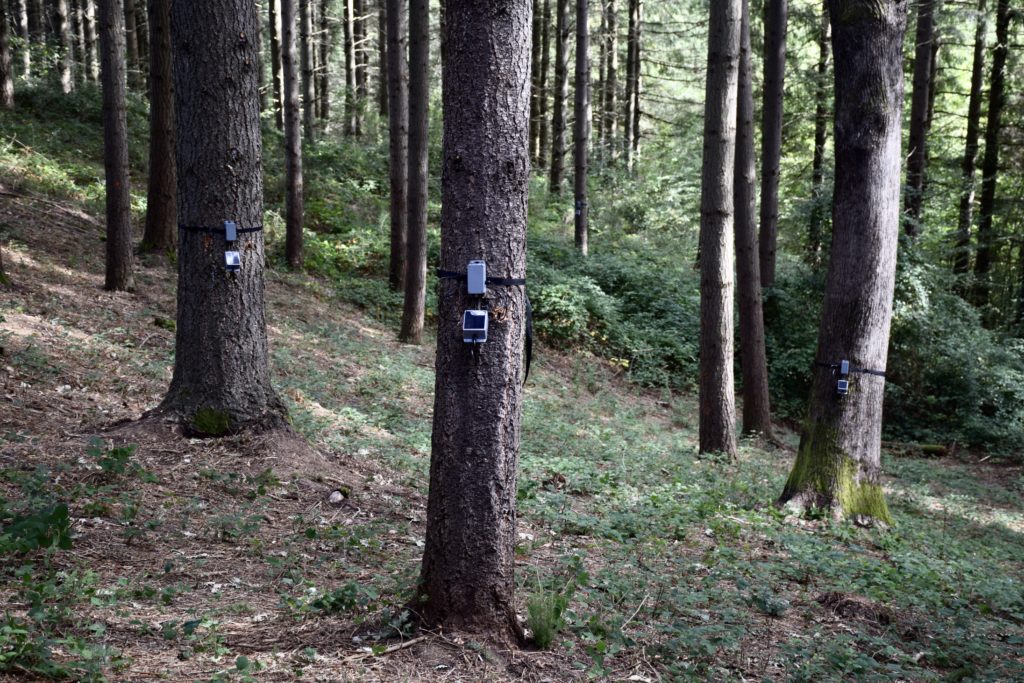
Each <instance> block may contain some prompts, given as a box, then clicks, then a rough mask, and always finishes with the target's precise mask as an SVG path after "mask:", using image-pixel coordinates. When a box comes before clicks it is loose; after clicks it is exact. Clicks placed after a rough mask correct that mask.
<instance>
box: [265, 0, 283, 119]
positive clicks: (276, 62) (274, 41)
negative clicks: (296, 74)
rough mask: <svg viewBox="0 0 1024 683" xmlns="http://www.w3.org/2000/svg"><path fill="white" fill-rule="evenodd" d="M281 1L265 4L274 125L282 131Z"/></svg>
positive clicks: (274, 0)
mask: <svg viewBox="0 0 1024 683" xmlns="http://www.w3.org/2000/svg"><path fill="white" fill-rule="evenodd" d="M279 2H281V0H269V2H268V3H267V5H268V7H269V14H270V69H271V73H272V74H273V76H272V77H273V83H274V125H276V126H277V129H278V130H284V108H283V107H284V105H283V103H282V101H281V38H280V37H279V36H280V33H278V18H277V17H278V9H277V8H278V3H279Z"/></svg>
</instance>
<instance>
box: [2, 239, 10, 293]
mask: <svg viewBox="0 0 1024 683" xmlns="http://www.w3.org/2000/svg"><path fill="white" fill-rule="evenodd" d="M9 284H11V278H10V277H9V276H8V275H7V271H5V270H4V242H3V239H0V287H5V286H7V285H9Z"/></svg>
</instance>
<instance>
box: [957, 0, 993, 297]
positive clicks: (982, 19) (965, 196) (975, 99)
mask: <svg viewBox="0 0 1024 683" xmlns="http://www.w3.org/2000/svg"><path fill="white" fill-rule="evenodd" d="M986 4H987V2H986V0H978V23H977V26H976V27H975V32H974V60H973V63H972V66H971V93H970V95H969V97H968V101H967V135H966V140H965V144H964V156H963V159H961V161H960V177H961V179H962V183H963V185H962V189H961V191H960V213H959V216H958V219H957V231H956V246H955V248H954V250H953V273H955V274H956V275H966V274H967V273H968V272H969V271H970V268H971V250H970V247H971V224H972V223H973V222H974V190H975V182H974V171H975V165H976V164H977V161H978V134H979V131H980V129H981V125H980V124H981V92H982V88H983V87H984V85H985V83H984V81H985V73H984V72H985V34H986V32H987V29H988V26H987V21H986ZM957 286H958V288H960V290H961V291H963V287H962V285H961V284H958V285H957Z"/></svg>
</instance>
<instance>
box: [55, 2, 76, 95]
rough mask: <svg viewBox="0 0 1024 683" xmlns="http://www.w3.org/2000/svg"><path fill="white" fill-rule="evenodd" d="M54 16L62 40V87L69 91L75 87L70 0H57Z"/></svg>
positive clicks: (58, 36)
mask: <svg viewBox="0 0 1024 683" xmlns="http://www.w3.org/2000/svg"><path fill="white" fill-rule="evenodd" d="M54 18H55V19H56V20H57V26H56V29H57V30H56V32H57V39H58V40H59V41H60V47H59V51H60V54H59V56H58V59H59V60H60V62H59V68H60V89H61V90H63V91H64V92H65V93H69V92H71V91H72V90H74V89H75V81H74V78H73V77H72V71H73V69H74V49H73V47H72V38H71V16H70V14H69V12H68V0H57V3H56V11H55V13H54Z"/></svg>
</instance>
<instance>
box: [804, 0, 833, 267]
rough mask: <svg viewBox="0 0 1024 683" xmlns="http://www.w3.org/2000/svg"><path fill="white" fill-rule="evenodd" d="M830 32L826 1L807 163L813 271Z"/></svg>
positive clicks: (820, 223) (820, 225)
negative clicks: (812, 138) (809, 180)
mask: <svg viewBox="0 0 1024 683" xmlns="http://www.w3.org/2000/svg"><path fill="white" fill-rule="evenodd" d="M831 40H832V28H831V26H830V24H829V21H828V0H825V9H824V11H823V12H822V14H821V30H820V31H819V32H818V66H817V69H816V70H815V78H816V81H815V84H814V156H813V158H812V160H811V202H812V204H811V216H810V226H809V228H808V230H807V255H808V257H809V259H810V261H811V263H812V264H813V265H814V266H815V267H816V266H817V264H818V262H819V258H820V256H819V255H820V252H821V235H822V230H823V229H824V225H825V217H826V216H827V212H826V204H825V192H824V186H825V143H826V142H827V141H828V92H829V88H828V80H827V75H828V55H829V47H828V46H829V42H830V41H831Z"/></svg>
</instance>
